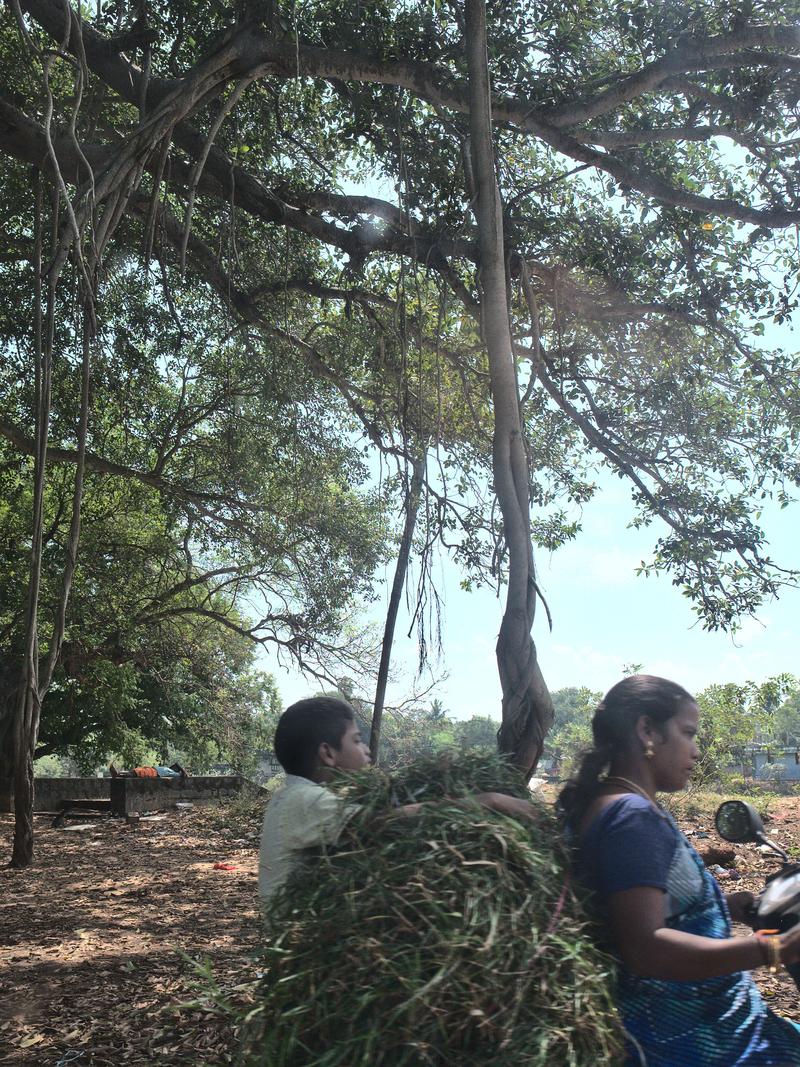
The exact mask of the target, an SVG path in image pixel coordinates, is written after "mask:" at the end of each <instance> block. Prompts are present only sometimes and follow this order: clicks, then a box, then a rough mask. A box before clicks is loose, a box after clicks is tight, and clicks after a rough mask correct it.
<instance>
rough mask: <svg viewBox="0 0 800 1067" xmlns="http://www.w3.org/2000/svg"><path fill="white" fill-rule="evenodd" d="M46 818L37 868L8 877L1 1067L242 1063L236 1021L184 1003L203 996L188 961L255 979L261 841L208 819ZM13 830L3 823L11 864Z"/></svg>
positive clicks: (0, 839)
mask: <svg viewBox="0 0 800 1067" xmlns="http://www.w3.org/2000/svg"><path fill="white" fill-rule="evenodd" d="M36 823H37V825H36V848H37V858H38V861H37V864H36V866H34V867H32V868H30V869H29V870H27V871H13V870H10V869H8V868H6V869H3V870H0V1063H2V1064H20V1065H28V1064H30V1065H33V1064H36V1065H52V1067H56V1065H59V1067H67V1064H74V1065H75V1067H86V1065H89V1064H93V1065H95V1064H96V1065H106V1064H109V1065H110V1064H126V1065H127V1064H150V1063H157V1062H163V1063H169V1064H171V1065H172V1064H177V1065H180V1064H209V1065H217V1064H225V1063H228V1062H230V1060H231V1059H232V1053H233V1049H232V1043H233V1042H232V1034H231V1033H230V1032H229V1030H228V1029H227V1028H226V1027H225V1025H224V1024H223V1023H221V1022H220V1020H219V1019H218V1018H217V1017H216V1016H215V1015H214V1014H213V1013H210V1012H204V1011H198V1010H191V1009H186V1008H181V1007H180V1006H181V1005H182V1004H185V1003H186V1002H188V1001H190V1000H191V999H192V998H193V996H194V995H195V992H196V991H195V989H194V988H193V982H194V981H195V979H196V974H195V971H194V969H193V967H192V964H191V963H190V961H189V960H187V959H186V956H190V957H193V958H196V959H201V960H207V961H210V963H211V964H212V965H213V968H214V971H215V973H216V974H217V976H218V977H219V979H220V981H221V982H223V983H224V984H226V985H228V984H231V985H235V984H236V983H237V982H239V981H244V980H246V979H247V978H250V977H252V975H253V972H254V969H255V964H254V962H253V960H252V959H251V957H250V953H252V952H253V951H254V949H255V947H256V944H257V935H258V923H257V915H256V872H257V861H258V853H257V840H255V839H250V840H247V839H244V840H239V841H236V840H234V839H232V835H231V834H230V832H227V831H225V830H224V829H221V830H220V829H215V828H214V827H213V826H211V825H209V820H208V815H207V813H204V812H202V811H192V812H189V813H187V814H181V815H178V814H168V815H166V816H165V817H161V818H158V819H155V820H153V821H141V822H140V823H139V825H138V827H136V828H135V829H134V828H130V827H128V826H126V825H125V824H124V823H123V822H122V821H121V820H116V819H102V820H96V821H95V823H94V825H93V827H92V829H89V830H77V831H75V830H54V829H51V828H50V819H48V818H39V817H37V820H36ZM75 823H77V820H74V822H73V825H74V824H75ZM68 825H69V823H68ZM11 830H12V822H11V818H10V817H8V816H3V817H0V849H2V854H3V855H4V856H8V854H9V853H10V840H11ZM215 863H227V864H231V865H233V866H234V867H235V870H220V869H215V867H214V864H215Z"/></svg>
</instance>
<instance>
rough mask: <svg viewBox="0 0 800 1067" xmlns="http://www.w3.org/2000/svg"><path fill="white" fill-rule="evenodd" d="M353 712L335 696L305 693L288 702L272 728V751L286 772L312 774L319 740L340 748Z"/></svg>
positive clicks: (306, 776) (305, 775)
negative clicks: (305, 696)
mask: <svg viewBox="0 0 800 1067" xmlns="http://www.w3.org/2000/svg"><path fill="white" fill-rule="evenodd" d="M354 720H355V712H354V711H353V709H352V708H351V707H350V705H349V704H348V703H347V702H346V701H344V700H338V699H337V698H336V697H308V698H307V699H306V700H298V701H297V702H296V703H295V704H292V705H290V707H288V708H287V709H286V711H284V713H283V715H281V717H280V719H278V725H277V727H276V728H275V742H274V747H275V755H276V757H277V759H278V762H279V763H280V765H281V766H282V767H283V769H284V770H285V771H286V773H287V774H299V775H302V776H303V777H305V778H313V777H314V773H315V771H316V769H317V753H318V751H319V746H320V745H321V744H323V742H324V743H327V744H329V745H332V746H333V747H334V748H337V749H338V748H341V745H342V738H343V737H344V732H345V730H346V729H347V727H348V726H349V725H350V723H351V722H353V721H354Z"/></svg>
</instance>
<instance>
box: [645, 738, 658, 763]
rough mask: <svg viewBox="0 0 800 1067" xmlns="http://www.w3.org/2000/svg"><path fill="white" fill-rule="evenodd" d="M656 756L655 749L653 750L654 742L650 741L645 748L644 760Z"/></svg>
mask: <svg viewBox="0 0 800 1067" xmlns="http://www.w3.org/2000/svg"><path fill="white" fill-rule="evenodd" d="M655 754H656V752H655V749H654V748H653V742H652V741H648V742H647V744H646V745H645V746H644V758H645V759H652V758H653V756H655Z"/></svg>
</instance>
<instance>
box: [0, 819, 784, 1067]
mask: <svg viewBox="0 0 800 1067" xmlns="http://www.w3.org/2000/svg"><path fill="white" fill-rule="evenodd" d="M689 810H690V811H691V809H689ZM680 821H681V824H682V826H683V828H684V830H685V831H687V832H688V833H689V835H690V838H691V840H692V841H693V843H694V844H695V846H696V847H697V848H698V849H699V850H700V851H701V852H702V851H703V850H705V849H707V848H710V847H721V846H723V845H724V844H725V843H724V842H721V841H720V840H719V839H718V838H717V837H716V835H715V834H714V832H713V825H712V823H711V819H710V818H709V816H708V815H703V814H696V813H695V814H694V815H693V816H692V817H689V816H680ZM49 823H50V820H49V819H46V818H37V856H38V862H37V864H36V866H34V867H32V868H31V869H29V870H27V871H12V870H9V869H7V868H5V869H2V870H0V1064H15V1065H20V1067H22V1065H34V1064H35V1065H37V1067H38V1065H42V1067H45V1065H47V1067H67V1065H69V1064H74V1065H75V1067H88V1065H98V1067H100V1065H103V1067H105V1065H112V1064H116V1065H122V1064H124V1065H129V1064H151V1063H156V1062H165V1063H169V1064H170V1065H183V1064H187V1065H188V1064H194V1065H209V1067H217V1065H223V1064H227V1063H230V1062H231V1060H232V1058H233V1053H234V1043H235V1042H234V1035H233V1034H232V1032H231V1030H230V1028H229V1027H228V1026H227V1024H226V1023H225V1022H224V1021H222V1020H221V1019H220V1018H219V1017H218V1016H217V1015H215V1014H214V1013H213V1012H210V1011H208V1010H205V1009H198V1008H190V1007H185V1006H182V1005H186V1004H187V1002H189V1001H191V999H192V998H193V997H194V996H195V994H196V988H195V987H194V985H193V983H194V982H195V981H196V980H197V976H196V973H195V971H194V969H193V966H192V963H191V961H190V959H188V958H187V957H191V958H194V959H199V960H205V961H208V962H209V963H210V964H211V965H212V966H213V968H214V972H215V974H216V975H217V977H218V979H219V980H220V982H221V983H222V984H223V985H225V986H234V985H236V984H237V983H238V982H244V981H247V980H248V979H250V978H251V977H252V975H253V973H254V971H255V968H256V964H255V962H254V960H253V958H252V953H253V952H254V950H255V948H256V945H257V940H258V920H257V913H256V868H257V838H256V837H255V836H252V835H253V834H254V833H255V830H254V826H255V823H253V822H252V821H251V824H250V825H249V826H246V828H245V829H242V828H239V829H237V830H235V831H233V832H232V831H231V830H229V829H226V828H225V827H220V826H219V824H218V822H216V821H215V820H214V818H213V816H211V815H209V813H208V812H204V811H202V810H198V809H194V810H193V811H191V812H188V813H185V814H172V813H170V814H168V815H165V816H163V817H160V818H157V819H154V820H152V821H142V822H140V823H139V825H138V827H136V828H131V827H128V826H126V825H124V824H123V823H121V822H120V821H118V820H112V819H103V820H97V821H95V822H94V824H93V825H92V827H91V828H90V829H86V830H54V829H51V828H50V825H49ZM11 829H12V823H11V818H10V817H8V816H0V850H2V852H1V853H0V854H2V855H3V856H7V855H8V854H9V852H10V838H11ZM767 832H768V833H769V834H771V835H772V836H773V837H774V838H775V839H776V840H777V841H779V842H780V843H782V844H783V845H784V846H785V847H787V848H789V849H790V850H793V851H794V853H795V855H800V798H783V799H780V800H774V801H772V803H771V805H770V821H769V823H768V825H767ZM243 833H244V834H245V835H247V834H250V835H251V836H244V837H242V836H241V834H243ZM704 835H708V836H704ZM726 847H728V848H730V846H726ZM735 851H736V859H735V860H734V861H733V863H730V862H729V863H728V866H727V867H726V870H733V871H734V872H735V874H734V876H731V875H730V874H723V875H720V880H721V884H722V886H723V888H724V889H725V890H726V891H734V890H738V889H750V890H752V891H754V892H756V891H758V889H759V888H760V887H761V886H762V885H763V881H764V877H765V876H766V874H768V873H770V872H771V871H773V870H774V869H775V866H774V863H773V861H772V860H771V859H768V858H767V857H765V856H763V855H762V854H761V853H760V852H759V851H758V849H757V848H755V847H754V846H751V845H748V846H736V849H735ZM215 863H226V864H230V865H232V866H233V867H234V868H235V869H233V870H222V869H215V866H214V864H215ZM736 874H738V875H740V877H739V878H736V876H735V875H736ZM742 932H743V933H744V932H747V931H744V930H743V931H742ZM757 980H758V982H759V985H760V986H761V989H762V991H763V992H764V994H765V995H766V997H767V999H768V1001H769V1003H770V1004H771V1005H772V1006H773V1007H774V1008H775V1009H776V1010H777V1011H779V1012H780V1013H781V1014H784V1015H786V1016H788V1017H790V1018H792V1019H795V1020H797V1021H800V995H799V994H798V993H797V991H796V989H795V987H794V985H793V984H792V982H791V981H790V980H789V979H788V978H786V977H784V976H780V977H778V978H770V977H769V976H768V975H766V974H764V973H763V972H759V973H758V974H757Z"/></svg>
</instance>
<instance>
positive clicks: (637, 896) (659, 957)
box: [608, 886, 800, 981]
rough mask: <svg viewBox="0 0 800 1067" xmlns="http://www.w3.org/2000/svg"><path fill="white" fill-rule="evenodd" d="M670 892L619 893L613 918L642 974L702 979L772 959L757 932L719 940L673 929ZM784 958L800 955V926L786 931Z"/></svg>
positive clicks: (625, 954) (626, 958)
mask: <svg viewBox="0 0 800 1067" xmlns="http://www.w3.org/2000/svg"><path fill="white" fill-rule="evenodd" d="M664 903H665V894H664V892H663V891H662V890H661V889H655V888H653V887H651V886H637V887H636V888H635V889H625V890H623V891H622V892H619V893H613V894H612V895H611V896H610V897H609V900H608V913H609V921H610V924H611V931H612V935H613V938H614V942H615V944H616V946H617V950H618V951H619V954H620V956H621V958H622V962H623V963H624V964H625V966H626V967H627V968H628V970H629V971H631V972H632V973H633V974H637V975H639V976H640V977H642V978H660V979H663V980H669V981H700V980H702V979H704V978H717V977H719V976H720V975H723V974H733V973H735V972H736V971H751V970H754V969H755V968H756V967H762V966H764V964H765V963H766V957H765V951H764V948H765V946H764V945H762V944H761V943H760V942H759V941H758V939H757V938H755V937H728V938H724V939H722V940H717V939H715V938H712V937H698V936H697V935H696V934H685V933H682V932H680V931H679V930H671V929H669V927H667V926H665V925H664V922H665V914H664ZM781 959H782V961H783V963H794V962H796V961H797V960H798V959H800V929H797V930H791V931H789V933H787V934H783V935H782V936H781Z"/></svg>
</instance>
